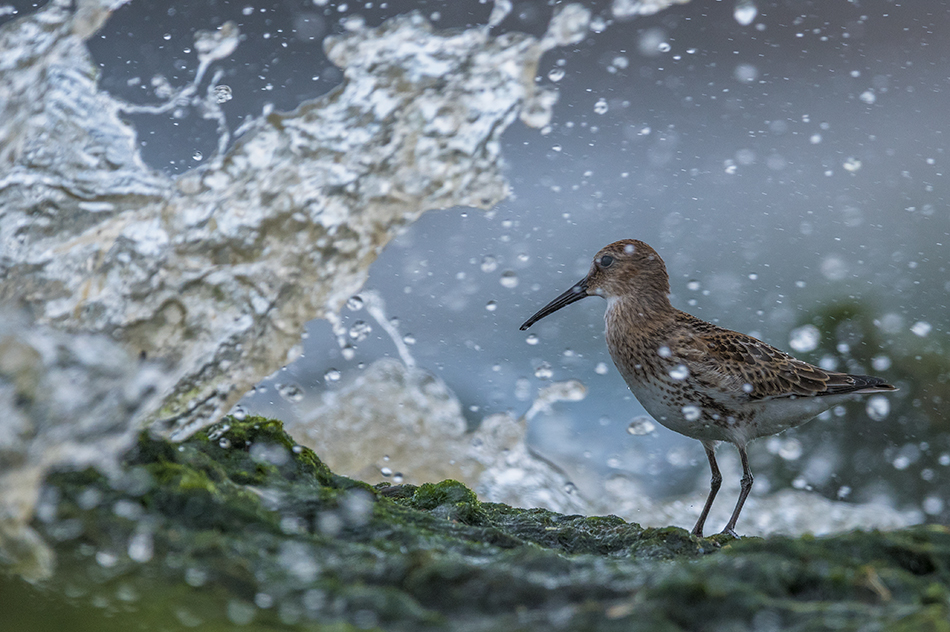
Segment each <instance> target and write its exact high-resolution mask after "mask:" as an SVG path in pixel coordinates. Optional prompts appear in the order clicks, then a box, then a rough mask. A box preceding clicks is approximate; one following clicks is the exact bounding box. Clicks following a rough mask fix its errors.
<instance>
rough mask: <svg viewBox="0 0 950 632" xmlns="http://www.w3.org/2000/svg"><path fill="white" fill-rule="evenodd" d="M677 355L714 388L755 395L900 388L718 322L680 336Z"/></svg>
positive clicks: (771, 396) (727, 393) (728, 393)
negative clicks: (806, 358) (812, 360)
mask: <svg viewBox="0 0 950 632" xmlns="http://www.w3.org/2000/svg"><path fill="white" fill-rule="evenodd" d="M675 342H676V344H675V347H674V348H673V349H671V350H672V351H673V356H674V357H676V358H677V359H678V360H679V361H681V362H682V363H683V364H684V365H685V366H686V368H687V369H688V370H689V373H690V375H691V376H693V379H695V380H697V381H698V382H700V383H701V384H703V385H704V386H706V387H707V388H708V389H710V390H712V391H714V392H721V393H722V394H723V396H725V397H728V398H730V399H734V398H735V397H736V394H737V393H744V394H745V396H747V397H748V399H749V400H762V399H774V398H783V397H813V396H818V395H839V394H845V393H863V392H875V391H888V390H894V387H893V386H890V385H889V384H887V383H886V382H885V381H884V380H882V379H880V378H876V377H870V376H865V375H848V374H846V373H838V372H835V371H825V370H824V369H821V368H819V367H817V366H814V365H811V364H808V363H807V362H802V361H801V360H798V359H796V358H793V357H792V356H790V355H788V354H787V353H785V352H783V351H780V350H778V349H776V348H775V347H773V346H771V345H768V344H766V343H764V342H762V341H761V340H757V339H755V338H753V337H752V336H747V335H745V334H740V333H738V332H735V331H730V330H728V329H722V328H719V327H715V328H714V329H712V328H710V330H709V331H705V332H702V333H693V334H691V335H687V336H681V337H678V338H677V339H676V341H675Z"/></svg>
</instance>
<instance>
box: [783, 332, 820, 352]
mask: <svg viewBox="0 0 950 632" xmlns="http://www.w3.org/2000/svg"><path fill="white" fill-rule="evenodd" d="M820 341H821V332H820V331H818V328H817V327H815V326H814V325H802V326H801V327H796V328H795V329H793V330H792V331H791V332H789V334H788V346H790V347H791V348H792V349H793V350H795V351H798V352H799V353H803V352H806V351H814V350H815V349H817V348H818V343H819V342H820Z"/></svg>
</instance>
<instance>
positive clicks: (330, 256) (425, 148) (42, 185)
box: [0, 1, 542, 438]
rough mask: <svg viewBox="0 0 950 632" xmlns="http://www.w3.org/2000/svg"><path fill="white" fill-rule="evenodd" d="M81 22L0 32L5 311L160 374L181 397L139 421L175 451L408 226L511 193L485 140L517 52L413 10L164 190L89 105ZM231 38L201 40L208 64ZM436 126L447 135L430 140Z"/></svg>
mask: <svg viewBox="0 0 950 632" xmlns="http://www.w3.org/2000/svg"><path fill="white" fill-rule="evenodd" d="M97 6H99V5H95V4H94V3H93V2H91V1H89V2H87V4H82V5H81V7H86V8H88V7H97ZM100 9H101V7H100ZM101 10H103V11H104V9H101ZM83 11H84V9H82V8H81V9H80V10H77V11H76V12H75V13H73V12H72V11H70V10H68V9H66V8H64V7H63V6H61V5H56V4H54V5H52V6H51V7H48V8H45V9H43V10H41V11H39V12H38V13H36V14H34V15H33V16H27V17H26V18H22V19H20V20H17V21H14V22H11V23H9V24H7V25H5V27H4V29H3V38H2V42H3V44H4V50H5V51H6V53H5V54H4V55H3V56H2V57H3V59H4V62H2V63H3V64H4V70H5V72H4V74H3V76H2V78H0V86H3V87H4V88H5V92H9V93H13V92H15V90H14V89H13V87H14V85H16V86H19V87H20V88H21V89H20V91H19V92H20V93H21V94H22V95H23V96H21V97H20V98H19V99H13V101H16V103H10V102H8V103H7V105H6V108H5V110H6V111H9V112H11V116H10V117H7V118H6V119H5V120H4V122H3V123H2V124H0V126H2V129H0V140H3V141H4V142H3V147H4V148H5V149H4V150H3V152H4V153H3V154H2V156H0V158H2V160H3V161H4V163H5V164H6V165H7V166H8V167H9V168H8V169H7V170H6V175H5V176H4V177H3V179H2V180H0V203H2V205H3V207H4V208H5V213H4V215H3V216H2V218H0V240H2V243H3V249H2V250H3V252H4V257H3V259H2V262H0V273H2V278H3V280H2V281H0V295H2V296H4V297H5V298H6V299H7V300H9V301H11V302H15V303H19V304H21V305H26V306H28V307H29V308H30V309H31V310H32V312H33V313H35V314H37V316H38V320H39V321H40V322H42V323H45V324H50V325H54V326H56V327H58V328H61V329H66V330H71V331H87V332H99V333H104V334H107V335H109V336H111V337H113V338H114V339H116V340H119V341H120V342H121V344H122V346H123V347H124V348H125V349H126V350H128V351H129V352H131V353H132V354H134V355H142V356H144V357H148V358H160V359H162V360H164V361H167V362H168V363H169V364H170V365H171V367H172V373H173V375H174V378H175V380H174V381H175V386H174V387H173V388H172V389H171V390H170V392H167V393H166V394H165V395H166V396H165V399H164V402H163V405H162V406H161V407H160V409H158V410H157V411H155V412H154V414H153V418H154V419H155V421H156V422H157V423H158V426H157V427H159V428H162V429H164V430H165V431H166V432H169V433H171V434H172V436H174V437H176V438H183V437H185V436H188V435H189V434H190V433H192V432H194V431H195V430H197V429H198V428H200V427H202V426H204V425H206V424H208V423H210V422H212V421H214V420H215V419H217V418H218V417H219V416H220V415H221V414H223V412H225V411H226V410H228V409H229V408H230V407H231V405H233V404H234V402H235V401H236V400H237V399H238V398H239V397H240V396H241V395H242V394H243V393H244V392H245V391H246V390H247V389H248V388H249V387H250V386H251V385H252V384H254V383H255V382H257V381H258V380H260V379H261V378H262V377H264V376H266V375H268V374H270V373H272V372H273V371H274V370H275V369H276V368H278V367H279V366H282V365H284V364H286V363H287V362H289V361H290V360H292V359H293V358H294V357H295V356H296V355H297V354H298V353H299V340H300V332H301V331H302V330H303V328H304V325H305V323H306V322H307V321H309V320H311V319H312V318H315V317H321V316H326V315H327V314H329V313H333V312H335V311H337V310H338V309H339V308H340V306H341V305H342V304H343V303H344V302H345V300H346V298H348V297H349V296H351V295H352V294H353V293H354V292H356V291H357V290H358V289H359V288H360V286H361V285H362V283H363V281H364V280H365V278H366V274H367V267H368V265H369V264H370V263H371V262H372V261H373V259H374V258H375V256H376V254H377V253H378V252H379V250H380V249H381V248H382V247H383V246H384V245H385V244H386V243H387V242H388V241H389V240H390V239H392V237H393V236H394V235H395V234H396V233H397V232H398V231H399V229H401V228H402V227H403V226H405V225H406V224H408V223H410V222H412V221H414V220H415V219H416V218H417V217H418V216H419V215H420V214H421V213H423V212H424V211H426V210H429V209H435V208H445V207H450V206H455V205H468V206H475V207H482V208H486V207H489V206H492V205H493V204H495V203H497V202H498V201H499V200H501V199H502V198H503V197H504V196H505V195H506V194H507V183H506V181H505V178H504V176H503V175H502V173H501V169H500V151H501V146H500V143H499V136H500V134H501V132H502V131H503V130H504V129H505V127H506V126H507V125H508V124H509V123H511V122H512V121H513V120H514V118H515V117H516V116H517V115H518V112H519V109H520V108H521V106H522V105H523V104H525V103H526V102H527V101H530V99H531V98H532V97H533V95H534V86H533V81H532V78H533V77H534V75H535V71H536V64H537V60H538V57H539V56H540V54H541V52H542V48H541V47H540V46H539V45H538V42H537V40H535V39H534V38H532V37H530V36H527V35H521V34H517V33H509V34H506V35H504V36H503V37H499V38H493V37H491V36H489V35H488V33H487V31H486V30H485V29H483V28H473V29H469V30H466V31H455V32H451V33H438V32H435V31H434V30H433V29H432V27H431V25H430V24H429V23H428V22H427V21H426V20H425V19H424V18H423V17H421V16H420V15H418V14H413V15H409V16H401V17H396V18H394V19H392V20H390V21H388V22H386V23H385V24H383V25H382V26H380V27H379V28H376V29H358V30H356V31H354V32H350V33H346V34H344V35H341V36H338V37H333V38H328V39H327V40H326V42H325V44H326V49H327V53H328V56H329V57H330V59H331V60H332V61H333V62H334V63H336V64H337V65H339V66H340V67H342V68H343V69H344V75H345V80H344V83H343V85H342V86H341V87H340V88H339V89H338V90H336V91H334V92H332V93H331V94H329V95H327V96H325V97H323V98H320V99H317V100H313V101H308V102H305V103H303V104H301V105H300V106H299V107H298V108H297V109H296V110H294V111H293V112H290V113H275V112H271V113H269V114H266V115H264V116H262V117H260V118H258V119H256V120H254V121H253V122H252V123H250V124H249V125H247V126H246V127H245V129H244V134H243V137H242V138H241V139H239V141H238V142H237V143H236V145H235V146H234V147H233V148H231V150H230V151H229V152H228V153H227V154H226V155H224V156H221V157H220V158H219V159H218V160H216V161H213V162H212V163H211V164H207V165H206V166H204V167H203V168H201V169H199V170H195V171H193V172H190V173H188V174H185V175H183V176H182V177H180V178H178V179H177V180H172V179H170V178H166V177H164V176H162V175H161V174H158V173H155V172H153V171H151V170H149V169H148V168H147V167H145V166H144V164H143V163H142V162H141V160H140V158H139V156H138V154H137V153H136V151H135V144H134V133H133V132H132V130H131V129H130V128H129V127H127V125H126V124H125V123H124V122H122V120H121V119H120V113H121V111H123V104H121V103H119V102H117V101H115V100H114V99H112V98H111V97H110V96H109V95H107V94H105V93H103V92H100V91H99V90H98V88H97V86H96V83H95V69H94V66H93V64H92V62H91V60H90V58H89V55H88V53H87V51H86V49H85V45H84V43H83V39H82V37H81V36H78V35H77V34H76V29H75V24H76V21H77V20H78V19H79V16H80V14H83ZM101 19H104V18H101ZM101 19H100V22H101ZM93 30H94V29H93ZM232 31H233V29H226V28H224V27H222V29H221V30H220V31H218V32H215V33H205V34H200V35H199V37H198V40H199V41H200V42H202V45H201V46H200V47H198V48H199V55H200V56H201V61H202V64H203V67H206V65H207V63H210V62H211V61H213V59H216V58H217V57H219V56H221V55H224V54H227V53H228V52H230V51H231V50H233V45H234V42H235V41H236V40H235V37H232V36H233V35H235V33H233V32H232ZM91 32H92V31H89V30H88V29H87V30H86V31H83V33H85V35H87V36H88V35H89V34H91ZM10 60H13V61H17V62H18V63H17V64H16V65H14V64H13V63H12V62H11V61H10ZM21 68H25V69H26V70H22V69H21ZM212 83H213V84H214V83H216V82H212ZM209 95H210V97H211V98H212V99H214V88H213V85H212V86H209ZM14 106H21V107H19V108H17V109H16V110H14ZM21 110H22V111H21ZM23 112H26V113H27V114H24V113H23ZM447 114H451V115H452V118H453V120H454V121H456V123H457V125H456V126H454V127H453V129H452V131H451V133H446V132H445V129H444V126H442V125H433V124H432V121H433V120H435V119H436V118H438V117H444V116H446V115H447ZM52 117H56V118H55V119H53V118H52ZM54 149H55V151H54Z"/></svg>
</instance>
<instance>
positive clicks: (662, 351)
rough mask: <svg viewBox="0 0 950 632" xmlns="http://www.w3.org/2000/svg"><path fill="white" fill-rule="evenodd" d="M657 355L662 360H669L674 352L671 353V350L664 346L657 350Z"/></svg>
mask: <svg viewBox="0 0 950 632" xmlns="http://www.w3.org/2000/svg"><path fill="white" fill-rule="evenodd" d="M656 353H657V355H659V356H660V357H661V358H668V357H670V356H671V355H673V352H672V351H670V348H669V347H667V346H666V345H663V346H662V347H660V348H659V349H657V350H656Z"/></svg>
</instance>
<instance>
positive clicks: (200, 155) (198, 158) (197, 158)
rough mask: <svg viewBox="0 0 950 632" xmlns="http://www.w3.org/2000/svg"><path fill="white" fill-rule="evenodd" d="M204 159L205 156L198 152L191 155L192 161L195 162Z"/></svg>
mask: <svg viewBox="0 0 950 632" xmlns="http://www.w3.org/2000/svg"><path fill="white" fill-rule="evenodd" d="M202 158H204V154H202V153H201V152H200V151H196V152H195V153H193V154H192V155H191V159H192V160H195V161H199V160H201V159H202Z"/></svg>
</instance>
